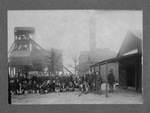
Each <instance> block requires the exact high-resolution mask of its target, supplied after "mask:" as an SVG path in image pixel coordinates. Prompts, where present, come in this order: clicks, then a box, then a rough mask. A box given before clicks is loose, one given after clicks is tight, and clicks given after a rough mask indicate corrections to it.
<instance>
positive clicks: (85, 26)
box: [7, 10, 143, 105]
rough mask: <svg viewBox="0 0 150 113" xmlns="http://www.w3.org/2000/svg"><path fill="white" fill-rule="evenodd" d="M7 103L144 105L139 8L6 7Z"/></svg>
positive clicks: (140, 12) (141, 17)
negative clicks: (41, 8)
mask: <svg viewBox="0 0 150 113" xmlns="http://www.w3.org/2000/svg"><path fill="white" fill-rule="evenodd" d="M7 30H8V31H7V33H8V34H7V36H8V43H7V44H8V45H7V49H8V50H7V51H8V52H7V53H8V86H9V87H8V103H9V104H11V105H28V104H35V105H36V104H49V105H53V104H55V105H56V104H143V12H142V10H8V11H7Z"/></svg>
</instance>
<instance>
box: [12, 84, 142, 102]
mask: <svg viewBox="0 0 150 113" xmlns="http://www.w3.org/2000/svg"><path fill="white" fill-rule="evenodd" d="M102 89H103V94H102V95H98V94H94V93H91V92H90V93H88V94H82V95H81V96H78V95H79V94H80V92H78V91H74V92H61V93H55V92H53V93H48V94H24V95H12V104H142V103H143V102H142V101H143V100H142V94H141V93H137V92H136V91H134V90H131V89H128V90H123V89H117V88H115V91H114V93H108V97H107V98H106V90H105V85H103V86H102Z"/></svg>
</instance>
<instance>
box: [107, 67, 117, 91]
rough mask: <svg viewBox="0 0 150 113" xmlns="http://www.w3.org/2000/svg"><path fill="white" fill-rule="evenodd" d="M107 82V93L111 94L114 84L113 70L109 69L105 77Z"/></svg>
mask: <svg viewBox="0 0 150 113" xmlns="http://www.w3.org/2000/svg"><path fill="white" fill-rule="evenodd" d="M107 80H108V83H109V92H113V87H114V83H115V76H114V74H113V69H110V71H109V75H108V76H107Z"/></svg>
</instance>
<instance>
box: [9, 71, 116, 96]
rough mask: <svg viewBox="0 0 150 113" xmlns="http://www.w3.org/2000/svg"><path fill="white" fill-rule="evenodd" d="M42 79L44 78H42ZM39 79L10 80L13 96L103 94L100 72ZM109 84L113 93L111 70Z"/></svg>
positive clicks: (108, 77)
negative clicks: (69, 93)
mask: <svg viewBox="0 0 150 113" xmlns="http://www.w3.org/2000/svg"><path fill="white" fill-rule="evenodd" d="M41 78H42V77H41ZM41 78H39V77H36V76H34V77H32V78H31V79H25V78H24V79H19V78H17V79H15V80H10V81H9V85H10V91H11V94H26V93H27V94H28V93H42V94H43V93H48V92H66V91H69V92H70V91H79V92H81V93H80V94H79V95H81V94H83V93H85V94H86V93H88V92H93V93H97V94H99V95H101V94H102V88H101V86H102V84H103V83H104V81H103V78H102V76H101V75H100V73H99V72H94V73H92V74H82V75H79V76H77V77H73V75H70V76H61V77H59V76H55V77H49V78H47V79H45V80H43V81H42V80H41ZM107 82H108V84H109V92H113V87H114V83H115V76H114V74H113V70H112V69H110V71H109V74H108V76H107Z"/></svg>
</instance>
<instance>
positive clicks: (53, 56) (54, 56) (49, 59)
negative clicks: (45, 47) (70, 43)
mask: <svg viewBox="0 0 150 113" xmlns="http://www.w3.org/2000/svg"><path fill="white" fill-rule="evenodd" d="M49 52H50V54H49V56H46V58H45V62H44V64H45V66H46V67H48V72H49V75H50V73H52V74H56V70H58V69H59V68H62V64H61V61H60V60H61V57H62V53H59V52H57V50H56V49H54V48H52V49H51V50H50V51H49ZM59 61H60V62H59Z"/></svg>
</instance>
